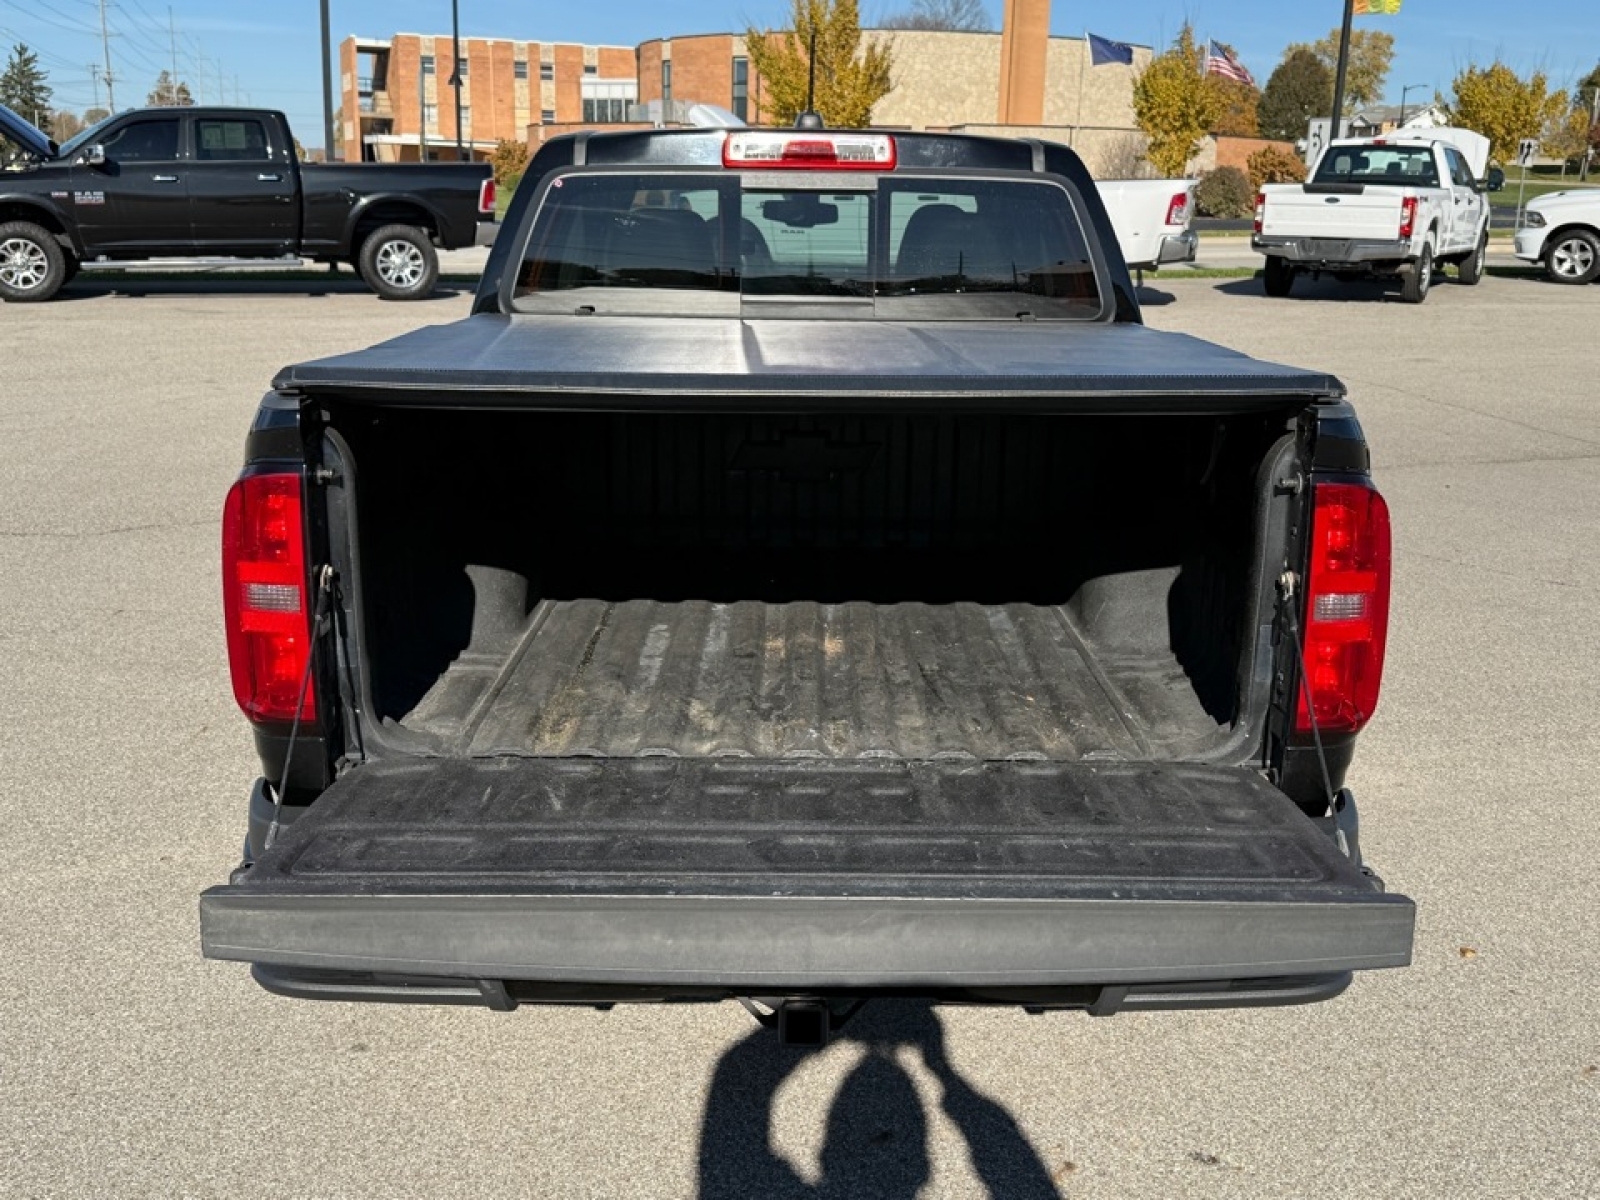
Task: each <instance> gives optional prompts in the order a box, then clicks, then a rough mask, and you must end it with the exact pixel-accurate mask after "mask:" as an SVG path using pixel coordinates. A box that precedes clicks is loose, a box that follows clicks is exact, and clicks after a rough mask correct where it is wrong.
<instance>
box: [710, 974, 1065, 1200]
mask: <svg viewBox="0 0 1600 1200" xmlns="http://www.w3.org/2000/svg"><path fill="white" fill-rule="evenodd" d="M835 1040H836V1041H841V1042H855V1043H858V1044H860V1045H862V1046H864V1047H865V1048H866V1051H867V1053H866V1054H865V1056H864V1057H863V1058H862V1060H861V1062H860V1063H859V1064H858V1065H857V1066H856V1067H855V1069H854V1070H852V1071H851V1072H850V1074H849V1076H848V1077H846V1079H845V1081H844V1083H843V1084H842V1085H841V1086H840V1088H839V1091H838V1093H837V1095H836V1096H835V1097H834V1100H833V1106H832V1108H831V1109H830V1110H829V1113H828V1127H827V1134H826V1138H825V1141H824V1143H823V1147H822V1153H821V1156H820V1157H821V1166H822V1172H821V1178H820V1179H819V1180H818V1181H817V1182H816V1183H811V1182H808V1181H807V1180H806V1179H804V1178H803V1177H802V1176H801V1175H800V1174H799V1172H797V1171H796V1170H795V1169H794V1167H793V1166H792V1165H791V1164H790V1163H789V1162H788V1161H787V1160H785V1159H784V1158H783V1157H781V1156H780V1155H778V1154H777V1153H776V1152H774V1150H773V1148H772V1103H773V1098H774V1097H775V1096H776V1095H777V1092H778V1089H779V1088H780V1087H781V1086H782V1085H783V1083H784V1081H785V1080H786V1079H787V1078H788V1077H789V1076H790V1075H791V1074H792V1073H793V1072H794V1071H795V1070H796V1069H798V1068H799V1066H800V1065H801V1063H803V1062H804V1061H805V1060H806V1053H807V1052H806V1051H803V1050H796V1049H794V1048H792V1047H788V1046H784V1045H783V1044H781V1043H780V1042H779V1041H778V1039H777V1038H776V1037H775V1036H774V1035H773V1034H772V1033H770V1032H768V1031H767V1030H765V1029H757V1030H755V1031H753V1032H752V1033H751V1034H750V1036H749V1037H747V1038H745V1039H744V1040H743V1041H741V1042H740V1043H739V1044H738V1045H736V1046H734V1047H733V1048H732V1049H730V1050H729V1051H728V1052H727V1053H726V1054H724V1055H723V1056H722V1061H721V1062H719V1063H718V1064H717V1070H716V1074H715V1075H714V1076H713V1078H712V1081H711V1092H710V1095H709V1096H708V1097H707V1099H706V1111H705V1119H704V1123H703V1125H702V1127H701V1131H700V1196H701V1197H702V1200H734V1198H735V1197H737V1198H738V1200H753V1198H757V1197H759V1198H760V1200H825V1198H826V1200H844V1198H845V1197H850V1198H853V1200H854V1198H860V1197H884V1198H886V1200H898V1198H901V1197H905V1198H907V1200H909V1198H910V1197H914V1196H916V1195H917V1193H918V1192H919V1191H920V1190H921V1189H922V1187H923V1185H924V1184H926V1183H927V1182H928V1179H929V1177H930V1175H931V1174H932V1163H931V1161H930V1157H929V1150H928V1124H929V1122H928V1116H927V1114H926V1113H925V1112H924V1111H923V1107H922V1101H921V1099H920V1097H919V1096H918V1094H917V1090H916V1087H915V1085H914V1083H913V1081H912V1079H911V1077H910V1076H909V1075H908V1074H907V1073H906V1070H905V1068H904V1067H902V1066H901V1065H900V1063H899V1062H898V1061H897V1059H896V1052H897V1051H898V1049H899V1048H900V1047H902V1046H908V1047H911V1048H913V1049H914V1050H915V1051H916V1052H917V1053H918V1054H919V1055H920V1057H921V1060H922V1063H923V1065H924V1066H925V1067H926V1068H927V1069H928V1071H929V1072H931V1073H932V1075H933V1076H934V1078H935V1079H937V1080H938V1083H939V1087H940V1089H941V1097H940V1102H939V1107H940V1110H941V1111H942V1112H943V1113H944V1115H945V1116H946V1117H947V1118H949V1120H950V1121H951V1122H952V1123H953V1124H954V1125H955V1126H956V1128H957V1129H959V1130H960V1131H961V1136H962V1138H963V1139H964V1140H965V1142H966V1145H967V1150H968V1153H969V1154H970V1156H971V1159H972V1163H973V1167H974V1168H975V1169H976V1171H977V1173H978V1176H979V1178H980V1179H981V1180H982V1181H983V1183H984V1185H985V1186H986V1187H987V1189H988V1191H989V1194H990V1195H991V1196H1005V1197H1008V1198H1011V1197H1016V1198H1019V1200H1032V1198H1034V1197H1051V1198H1055V1197H1059V1196H1060V1194H1061V1193H1060V1192H1059V1191H1058V1190H1057V1189H1056V1187H1055V1185H1054V1184H1053V1183H1052V1181H1051V1179H1050V1174H1049V1171H1048V1170H1047V1169H1046V1167H1045V1164H1044V1162H1043V1161H1042V1160H1041V1159H1040V1157H1039V1155H1038V1154H1037V1152H1035V1150H1034V1149H1033V1147H1032V1146H1031V1145H1030V1144H1029V1143H1028V1140H1027V1138H1025V1137H1024V1136H1023V1134H1022V1131H1021V1130H1020V1129H1019V1128H1018V1127H1017V1123H1016V1121H1015V1120H1014V1119H1013V1118H1012V1117H1011V1114H1010V1113H1008V1112H1007V1111H1006V1110H1005V1109H1004V1108H1003V1107H1002V1106H1001V1105H1000V1104H998V1103H996V1102H995V1101H994V1100H991V1099H990V1098H989V1097H988V1096H985V1095H983V1094H982V1093H981V1092H979V1091H978V1090H977V1089H976V1088H974V1087H973V1086H972V1085H971V1084H970V1083H968V1082H967V1081H966V1080H965V1079H963V1078H962V1077H961V1075H960V1074H959V1073H957V1071H956V1070H955V1068H954V1067H953V1066H952V1065H951V1063H950V1060H949V1058H948V1057H947V1056H946V1054H945V1046H944V1027H943V1026H942V1025H941V1024H940V1021H939V1018H938V1016H937V1015H936V1014H935V1013H934V1011H933V1008H932V1006H931V1005H929V1004H926V1003H920V1002H906V1001H875V1002H873V1003H872V1004H870V1005H868V1006H867V1007H866V1008H865V1009H864V1010H863V1011H862V1013H861V1014H860V1015H859V1016H858V1017H857V1018H856V1019H855V1020H854V1021H852V1022H851V1023H850V1024H849V1025H848V1026H846V1028H845V1029H844V1030H843V1031H842V1032H840V1033H839V1034H837V1035H836V1037H835Z"/></svg>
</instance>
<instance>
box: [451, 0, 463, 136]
mask: <svg viewBox="0 0 1600 1200" xmlns="http://www.w3.org/2000/svg"><path fill="white" fill-rule="evenodd" d="M450 63H451V67H450V86H451V87H453V88H454V89H455V91H456V161H457V162H464V161H465V160H466V151H465V150H464V148H463V147H462V144H461V0H450Z"/></svg>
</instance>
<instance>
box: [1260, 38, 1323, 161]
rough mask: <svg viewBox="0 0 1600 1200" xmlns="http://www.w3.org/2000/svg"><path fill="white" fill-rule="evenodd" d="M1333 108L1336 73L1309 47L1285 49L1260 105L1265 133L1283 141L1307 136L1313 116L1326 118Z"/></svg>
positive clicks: (1263, 133) (1263, 131)
mask: <svg viewBox="0 0 1600 1200" xmlns="http://www.w3.org/2000/svg"><path fill="white" fill-rule="evenodd" d="M1332 107H1333V73H1332V72H1331V71H1329V70H1328V68H1327V67H1325V66H1323V65H1322V61H1321V60H1320V59H1318V58H1317V56H1316V55H1315V54H1313V53H1312V52H1311V51H1310V50H1309V49H1308V48H1307V47H1305V46H1290V47H1289V49H1288V50H1286V51H1285V52H1284V55H1283V61H1282V62H1280V63H1279V64H1278V65H1277V67H1276V69H1274V70H1273V72H1272V75H1271V76H1270V77H1269V78H1268V79H1267V86H1266V88H1265V89H1264V90H1263V91H1262V93H1261V103H1260V104H1258V105H1257V106H1256V118H1257V123H1258V125H1259V127H1260V129H1261V136H1262V137H1264V138H1273V139H1274V140H1276V141H1280V142H1293V141H1298V140H1299V139H1300V138H1303V137H1305V136H1306V128H1307V126H1308V125H1309V124H1310V123H1311V118H1313V117H1326V116H1327V115H1328V110H1329V109H1331V108H1332Z"/></svg>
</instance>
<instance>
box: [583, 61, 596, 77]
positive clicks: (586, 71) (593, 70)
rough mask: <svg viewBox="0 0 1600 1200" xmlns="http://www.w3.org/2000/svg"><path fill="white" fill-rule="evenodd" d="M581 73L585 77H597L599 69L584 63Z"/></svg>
mask: <svg viewBox="0 0 1600 1200" xmlns="http://www.w3.org/2000/svg"><path fill="white" fill-rule="evenodd" d="M583 73H584V74H585V75H598V74H600V68H599V67H597V66H594V65H593V64H592V63H584V64H583Z"/></svg>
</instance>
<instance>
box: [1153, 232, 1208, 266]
mask: <svg viewBox="0 0 1600 1200" xmlns="http://www.w3.org/2000/svg"><path fill="white" fill-rule="evenodd" d="M1199 253H1200V238H1199V236H1198V235H1197V234H1196V233H1195V231H1194V230H1192V229H1185V230H1184V231H1183V232H1182V233H1174V234H1169V235H1167V236H1166V237H1164V238H1162V239H1161V249H1160V251H1159V252H1158V253H1157V255H1156V263H1157V265H1159V266H1163V267H1164V266H1166V265H1167V264H1168V263H1192V262H1193V261H1194V260H1195V257H1196V256H1197V255H1198V254H1199Z"/></svg>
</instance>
